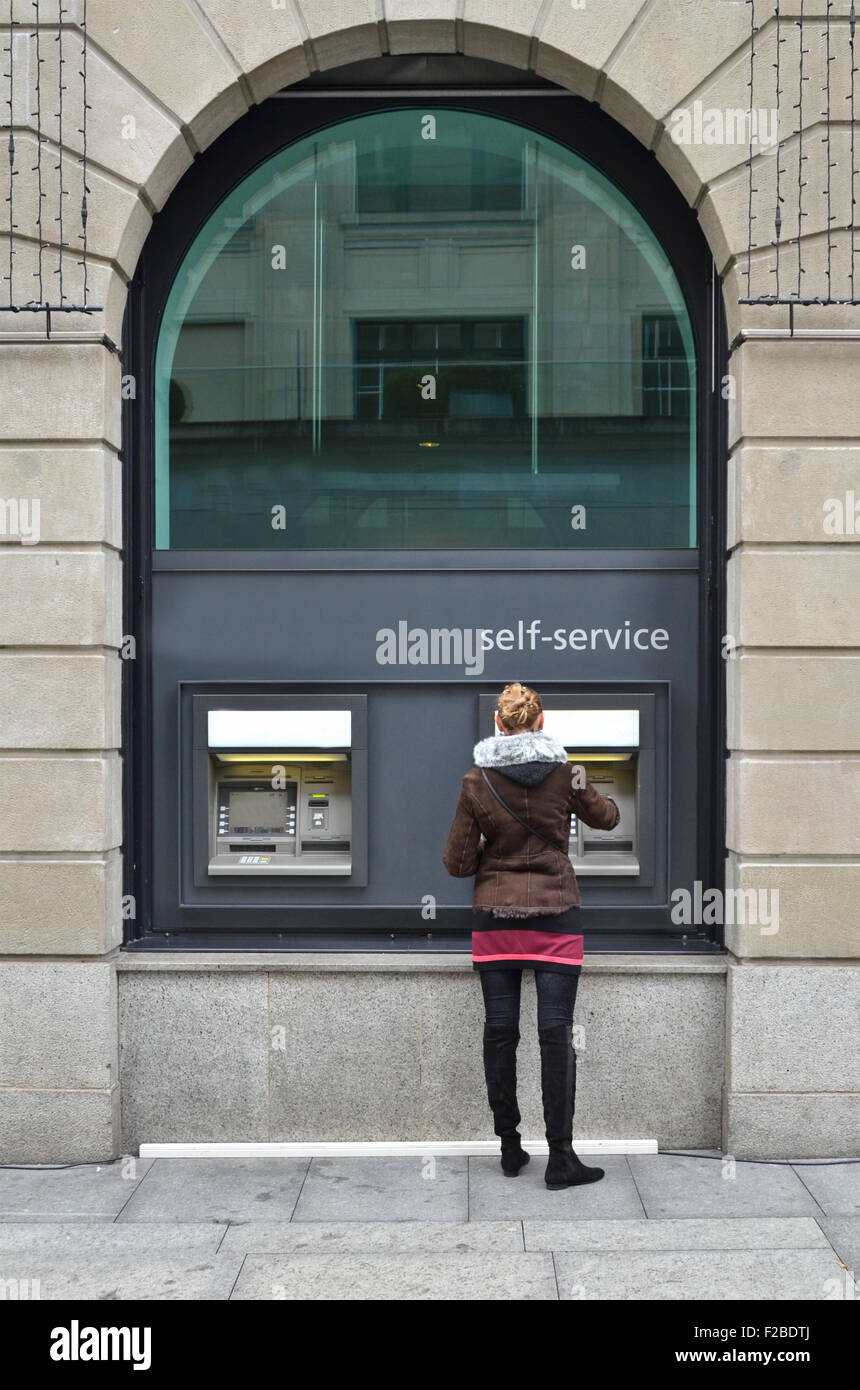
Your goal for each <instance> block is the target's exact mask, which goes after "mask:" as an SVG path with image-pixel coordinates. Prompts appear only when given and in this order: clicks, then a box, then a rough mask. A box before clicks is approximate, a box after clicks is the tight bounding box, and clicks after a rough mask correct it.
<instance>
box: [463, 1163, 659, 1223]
mask: <svg viewBox="0 0 860 1390" xmlns="http://www.w3.org/2000/svg"><path fill="white" fill-rule="evenodd" d="M594 1166H595V1162H594V1161H593V1160H592V1162H590V1163H589V1167H594ZM596 1166H597V1167H599V1168H602V1169H603V1170H604V1172H605V1174H606V1176H605V1177H603V1178H601V1179H600V1181H599V1182H595V1183H588V1184H587V1185H586V1186H585V1187H568V1188H562V1190H561V1191H560V1192H550V1190H549V1188H548V1187H547V1185H546V1183H545V1182H544V1177H543V1175H544V1170H545V1168H546V1156H545V1155H542V1154H536V1155H535V1156H534V1157H533V1158H532V1161H531V1163H529V1164H528V1166H527V1167H525V1168H522V1169H521V1170H520V1172H519V1174H518V1176H517V1177H515V1178H506V1177H505V1175H504V1173H503V1172H502V1170H501V1168H500V1166H499V1160H498V1159H497V1158H483V1157H481V1158H470V1159H469V1219H470V1220H471V1221H510V1220H516V1219H517V1218H521V1219H523V1220H531V1221H549V1220H552V1219H556V1220H562V1221H565V1220H570V1221H595V1220H599V1219H602V1220H607V1219H610V1218H625V1217H630V1218H637V1217H639V1218H641V1217H642V1216H643V1215H644V1212H643V1209H642V1203H641V1202H640V1200H639V1196H638V1193H637V1191H636V1186H635V1184H634V1182H633V1179H632V1177H631V1176H630V1170H629V1168H628V1166H627V1159H626V1158H625V1157H624V1155H623V1154H608V1155H602V1156H601V1158H600V1160H599V1162H597V1163H596Z"/></svg>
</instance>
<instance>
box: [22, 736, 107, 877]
mask: <svg viewBox="0 0 860 1390" xmlns="http://www.w3.org/2000/svg"><path fill="white" fill-rule="evenodd" d="M121 782H122V778H121V763H120V759H119V757H118V755H116V754H107V755H106V756H105V757H101V758H100V757H78V756H70V757H50V756H48V755H44V756H42V757H32V758H30V757H3V756H0V789H2V790H0V852H4V851H5V852H8V853H19V852H22V851H33V852H36V853H38V852H39V851H47V850H59V851H63V850H67V851H68V850H82V851H91V850H94V851H102V850H106V849H116V848H117V846H118V845H120V844H121V842H122V805H121V802H122V786H121Z"/></svg>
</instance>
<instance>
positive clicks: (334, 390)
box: [155, 106, 697, 550]
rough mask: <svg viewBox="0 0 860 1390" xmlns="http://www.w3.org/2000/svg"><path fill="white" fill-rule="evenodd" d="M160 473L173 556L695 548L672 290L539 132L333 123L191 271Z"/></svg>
mask: <svg viewBox="0 0 860 1390" xmlns="http://www.w3.org/2000/svg"><path fill="white" fill-rule="evenodd" d="M155 474H156V498H155V518H156V527H155V544H156V548H158V549H218V550H223V549H252V550H253V549H275V550H305V549H315V550H316V549H323V550H327V549H348V550H362V549H386V550H412V549H422V550H426V549H448V548H453V549H482V548H493V549H503V548H511V549H518V550H523V549H527V550H532V549H546V548H552V549H556V550H569V549H576V548H583V547H588V548H594V547H597V548H626V547H629V548H632V547H636V548H641V547H661V548H665V547H690V546H695V545H696V542H697V536H696V363H695V356H694V348H693V336H692V332H691V328H690V321H689V316H688V313H687V309H686V306H685V303H684V299H683V296H682V293H681V290H680V287H679V285H678V281H677V279H676V277H675V274H674V272H673V270H672V268H671V266H670V263H669V260H668V258H667V256H666V254H665V252H664V251H663V249H662V247H661V246H660V244H659V243H658V241H657V240H656V238H655V236H654V234H653V233H652V232H651V230H650V229H649V227H648V225H647V224H646V222H645V221H644V220H643V218H642V216H641V215H640V214H639V213H638V212H637V211H636V209H635V208H634V206H633V205H632V204H631V202H630V201H629V199H628V198H627V197H625V195H624V194H623V193H622V192H621V191H620V190H619V188H618V187H616V185H615V184H614V183H612V182H611V180H610V179H608V178H607V177H606V176H605V175H604V174H602V173H601V172H600V171H599V170H598V169H596V168H595V167H594V166H593V165H592V164H591V163H589V162H588V161H587V160H586V159H584V158H583V157H581V156H579V155H577V154H575V153H573V152H572V151H571V150H569V149H567V148H565V147H564V146H562V145H560V144H559V143H557V142H556V141H554V140H552V139H550V138H548V137H547V136H545V135H543V134H541V135H537V134H536V133H535V132H533V131H531V130H529V129H528V128H527V127H525V126H522V125H519V124H516V123H514V122H512V121H509V120H503V119H500V118H497V117H495V116H490V115H485V114H480V113H477V112H473V111H465V110H459V109H454V108H451V107H444V108H440V109H439V110H437V111H436V112H435V114H434V113H433V111H432V110H430V111H428V109H427V108H426V107H419V106H416V107H414V108H408V107H399V108H397V109H394V110H387V111H379V112H374V113H372V114H369V115H362V116H359V117H356V118H354V119H351V120H346V121H342V122H340V123H338V124H336V125H332V126H329V127H327V128H326V129H324V130H321V131H318V132H317V133H315V134H314V135H312V136H309V137H307V138H305V139H302V140H299V141H298V142H296V143H294V144H291V145H289V146H287V147H286V148H284V149H282V150H280V151H279V152H278V153H277V154H275V155H274V156H272V157H270V158H268V159H267V160H266V161H265V162H264V163H262V164H261V165H260V166H259V167H258V168H257V169H255V170H254V172H253V173H251V174H250V175H249V176H247V177H246V178H244V179H243V181H242V182H241V183H239V184H238V186H237V187H236V188H235V189H234V190H233V191H232V193H230V194H229V195H228V196H227V197H226V198H225V199H224V201H223V202H222V203H221V204H220V206H219V207H218V208H217V210H216V211H215V213H214V214H213V215H212V216H211V217H210V218H209V219H208V221H207V222H206V223H205V225H204V226H203V227H202V229H201V231H200V232H199V234H198V235H197V237H196V239H195V240H194V242H193V244H192V245H191V247H190V249H189V251H188V253H187V255H186V256H185V258H184V260H183V262H182V265H181V267H180V270H179V272H178V274H177V276H176V278H175V280H174V282H173V286H172V289H171V292H170V295H169V298H168V300H167V304H166V307H165V312H164V315H163V318H162V322H161V327H160V332H159V338H158V346H157V355H156V376H155Z"/></svg>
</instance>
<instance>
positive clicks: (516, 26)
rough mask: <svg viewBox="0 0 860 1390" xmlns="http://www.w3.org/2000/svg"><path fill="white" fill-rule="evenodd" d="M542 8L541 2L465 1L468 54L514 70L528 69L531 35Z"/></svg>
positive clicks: (464, 20)
mask: <svg viewBox="0 0 860 1390" xmlns="http://www.w3.org/2000/svg"><path fill="white" fill-rule="evenodd" d="M543 8H544V7H543V3H542V0H465V4H464V5H463V48H464V50H465V52H466V53H468V54H470V56H472V57H474V58H489V59H490V60H491V61H493V62H495V63H509V64H510V66H511V67H516V68H525V67H527V66H528V61H529V48H530V45H531V35H532V33H533V32H534V28H535V24H536V23H537V20H538V17H539V15H540V13H541V11H542V9H543Z"/></svg>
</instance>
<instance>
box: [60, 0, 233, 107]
mask: <svg viewBox="0 0 860 1390" xmlns="http://www.w3.org/2000/svg"><path fill="white" fill-rule="evenodd" d="M87 30H88V33H89V35H90V38H91V39H92V41H93V44H94V45H97V46H98V48H99V49H100V50H101V51H102V52H103V53H106V54H107V55H109V57H110V58H112V59H113V61H114V62H115V63H116V64H117V66H118V67H121V68H123V69H124V70H125V71H126V72H128V73H130V74H131V75H132V77H133V78H134V80H135V82H137V83H139V84H140V86H141V87H142V88H144V89H145V90H146V91H148V92H149V93H151V94H152V96H153V97H154V98H155V99H156V100H157V101H158V102H160V103H161V104H162V106H164V107H166V108H167V110H168V111H169V112H170V113H171V114H172V115H173V116H174V117H176V118H178V121H179V122H181V123H184V124H186V125H188V126H192V125H193V123H194V121H195V119H197V118H199V115H200V113H201V111H203V110H204V108H205V107H207V106H209V105H210V104H211V103H213V102H214V101H215V99H216V98H218V97H220V96H222V95H223V94H225V92H226V91H227V90H228V89H229V88H236V75H237V74H236V70H235V66H234V64H233V63H232V62H231V60H230V57H229V54H228V53H227V52H226V51H225V49H224V47H223V45H222V44H221V43H220V42H219V41H218V37H217V34H215V33H214V32H213V29H212V27H211V26H210V25H209V24H208V23H207V22H206V17H205V15H204V14H203V13H202V12H201V11H200V10H199V9H198V7H197V6H196V5H177V4H176V3H175V0H147V4H146V5H128V4H123V5H122V6H120V7H118V6H117V3H116V0H88V6H87ZM236 91H237V92H238V88H236ZM240 102H241V98H240ZM241 105H242V106H243V107H244V103H243V102H241Z"/></svg>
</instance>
